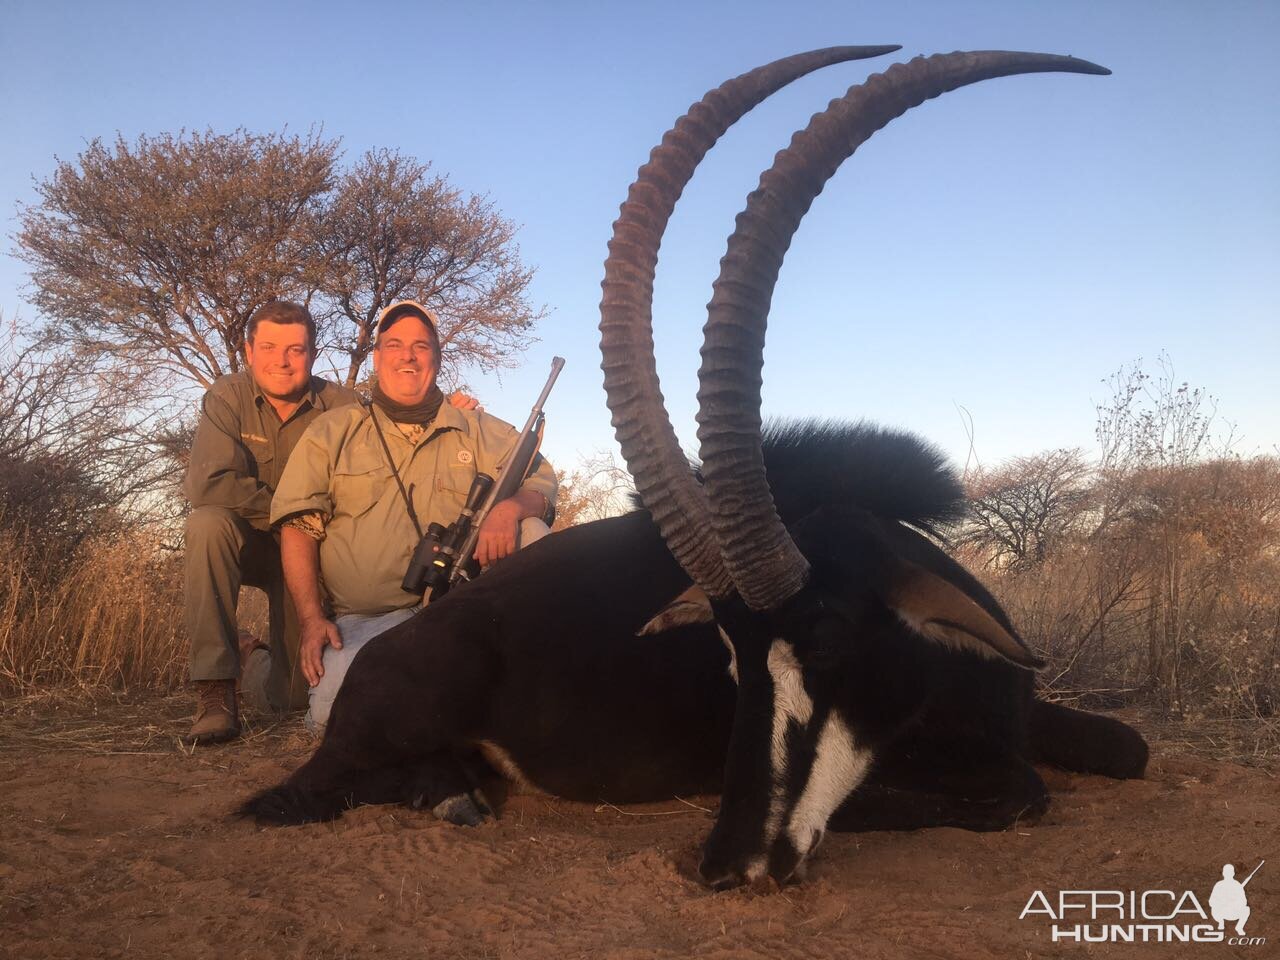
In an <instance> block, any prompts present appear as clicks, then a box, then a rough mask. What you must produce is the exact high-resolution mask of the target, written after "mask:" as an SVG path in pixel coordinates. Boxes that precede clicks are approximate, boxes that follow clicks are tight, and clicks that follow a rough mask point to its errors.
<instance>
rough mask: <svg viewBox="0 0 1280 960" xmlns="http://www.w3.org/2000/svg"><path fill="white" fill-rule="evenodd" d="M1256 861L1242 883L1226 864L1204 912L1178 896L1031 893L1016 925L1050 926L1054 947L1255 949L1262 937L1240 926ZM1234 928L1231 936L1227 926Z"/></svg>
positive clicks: (1192, 898) (1187, 896) (1190, 898)
mask: <svg viewBox="0 0 1280 960" xmlns="http://www.w3.org/2000/svg"><path fill="white" fill-rule="evenodd" d="M1266 862H1267V861H1265V860H1263V861H1261V862H1260V863H1259V864H1258V865H1257V866H1256V867H1254V868H1253V869H1252V870H1251V871H1250V872H1249V875H1248V876H1247V877H1245V878H1244V880H1237V879H1236V878H1235V877H1236V868H1235V866H1234V865H1232V864H1230V863H1228V864H1225V865H1224V866H1223V868H1222V879H1221V880H1219V881H1218V882H1217V883H1216V884H1214V886H1213V892H1212V893H1210V894H1209V901H1208V903H1209V909H1208V910H1207V911H1206V910H1205V908H1204V907H1203V906H1202V905H1201V901H1200V900H1199V899H1198V898H1197V897H1196V895H1195V893H1193V892H1192V891H1190V890H1183V891H1182V892H1181V893H1178V892H1175V891H1173V890H1141V891H1139V890H1060V891H1058V894H1057V896H1056V898H1051V897H1049V896H1047V895H1046V894H1045V892H1044V891H1043V890H1036V891H1035V892H1034V893H1032V894H1031V896H1030V897H1029V898H1028V900H1027V904H1026V906H1025V907H1023V908H1022V913H1021V914H1019V915H1018V919H1019V920H1027V919H1031V918H1035V917H1043V918H1045V919H1046V920H1049V921H1052V923H1053V926H1052V927H1051V929H1050V935H1051V937H1052V939H1053V942H1054V943H1058V942H1071V941H1074V942H1076V943H1228V944H1231V945H1232V946H1245V947H1257V946H1262V945H1263V944H1265V943H1266V942H1267V938H1266V937H1256V936H1249V935H1247V934H1246V932H1245V924H1246V923H1248V922H1249V918H1250V917H1251V916H1252V911H1251V910H1250V907H1249V897H1248V895H1247V894H1246V893H1245V887H1247V886H1248V885H1249V881H1250V880H1252V879H1253V877H1254V875H1255V874H1256V873H1257V872H1258V871H1259V870H1260V869H1262V864H1264V863H1266ZM1228 923H1233V924H1235V929H1234V931H1230V930H1228V929H1227V924H1228Z"/></svg>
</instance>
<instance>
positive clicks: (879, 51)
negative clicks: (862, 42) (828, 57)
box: [834, 43, 902, 60]
mask: <svg viewBox="0 0 1280 960" xmlns="http://www.w3.org/2000/svg"><path fill="white" fill-rule="evenodd" d="M834 49H835V50H839V51H842V52H844V53H845V54H847V55H848V57H849V59H850V60H867V59H870V58H871V57H883V56H884V55H885V54H886V53H896V52H897V51H899V50H901V49H902V44H900V43H885V44H880V45H878V46H876V45H871V46H860V47H847V46H846V47H835V48H834Z"/></svg>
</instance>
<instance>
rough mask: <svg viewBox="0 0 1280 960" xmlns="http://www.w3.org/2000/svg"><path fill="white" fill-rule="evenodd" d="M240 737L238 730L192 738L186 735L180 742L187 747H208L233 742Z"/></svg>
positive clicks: (201, 734)
mask: <svg viewBox="0 0 1280 960" xmlns="http://www.w3.org/2000/svg"><path fill="white" fill-rule="evenodd" d="M239 736H240V728H239V727H237V728H236V729H234V730H223V731H219V732H217V733H197V734H195V735H194V736H193V735H191V734H187V736H185V737H183V738H182V742H183V743H185V744H186V745H187V746H189V747H208V746H212V745H213V744H215V743H226V742H228V741H229V740H235V739H237V738H238V737H239Z"/></svg>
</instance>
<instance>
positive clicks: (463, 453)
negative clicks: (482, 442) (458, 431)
mask: <svg viewBox="0 0 1280 960" xmlns="http://www.w3.org/2000/svg"><path fill="white" fill-rule="evenodd" d="M473 459H475V458H474V457H472V456H471V451H470V450H459V451H458V462H459V463H470V462H471V461H472V460H473Z"/></svg>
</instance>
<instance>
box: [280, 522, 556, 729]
mask: <svg viewBox="0 0 1280 960" xmlns="http://www.w3.org/2000/svg"><path fill="white" fill-rule="evenodd" d="M550 532H551V531H550V529H549V528H548V527H547V525H546V524H545V523H543V522H542V521H541V520H537V519H534V518H532V517H530V518H527V519H525V520H522V521H520V529H519V531H518V533H517V536H516V547H517V549H519V548H521V547H527V546H528V545H529V544H531V543H533V542H534V541H535V540H541V539H542V538H543V537H545V536H546V535H547V534H548V533H550ZM421 609H422V607H421V606H414V607H406V608H405V609H403V610H392V611H391V612H390V613H374V614H368V613H344V614H343V615H342V616H340V617H338V618H337V619H336V620H334V621H333V623H334V626H336V627H337V628H338V636H340V637H341V638H342V649H341V650H335V649H333V647H325V648H324V654H323V657H324V659H323V661H322V663H323V665H324V676H323V677H321V678H320V682H319V683H318V684H316V685H315V686H314V687H312V688H311V690H310V692H309V697H310V707H309V709H308V710H307V718H306V720H305V721H304V722H305V724H306V727H307V729H308V730H310V731H311V732H312V733H314V734H317V735H318V734H322V733H324V726H325V724H326V723H328V722H329V710H330V709H331V708H332V707H333V699H334V697H336V696H337V695H338V688H339V687H341V686H342V681H343V678H344V677H346V675H347V670H348V669H349V668H350V666H351V661H352V660H354V659H355V656H356V654H357V653H359V652H360V648H361V647H363V646H364V645H365V644H366V643H368V642H369V641H370V640H372V639H373V638H374V637H376V636H377V635H378V634H380V633H382V632H383V631H386V630H390V629H391V628H392V627H394V626H395V625H396V624H397V623H403V622H404V621H406V620H408V619H409V618H410V617H412V616H413V615H414V614H415V613H417V612H418V611H419V610H421Z"/></svg>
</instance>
